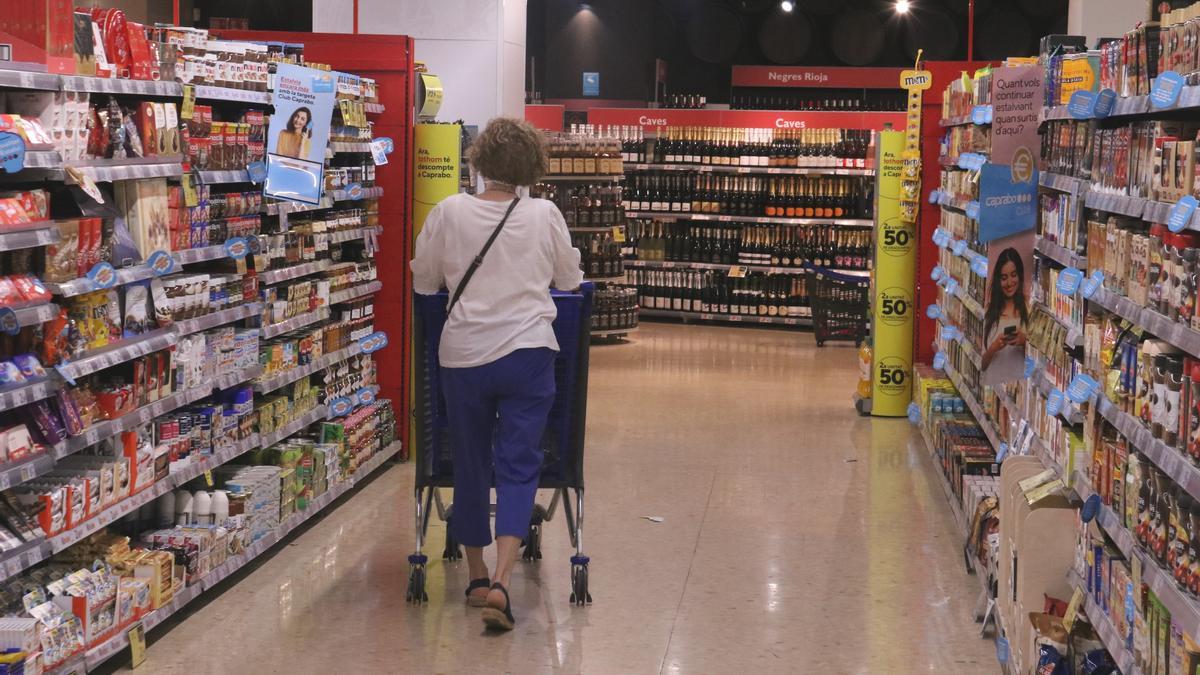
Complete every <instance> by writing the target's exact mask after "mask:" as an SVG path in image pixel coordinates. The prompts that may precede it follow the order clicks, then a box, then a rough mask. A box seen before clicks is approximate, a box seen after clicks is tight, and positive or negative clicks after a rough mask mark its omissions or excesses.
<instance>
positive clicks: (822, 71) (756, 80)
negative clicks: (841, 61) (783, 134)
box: [733, 66, 900, 89]
mask: <svg viewBox="0 0 1200 675" xmlns="http://www.w3.org/2000/svg"><path fill="white" fill-rule="evenodd" d="M899 76H900V69H899V68H851V67H847V66H734V67H733V86H735V87H819V88H823V89H895V88H896V78H898V77H899Z"/></svg>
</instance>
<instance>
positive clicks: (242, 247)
mask: <svg viewBox="0 0 1200 675" xmlns="http://www.w3.org/2000/svg"><path fill="white" fill-rule="evenodd" d="M248 253H250V244H249V243H247V242H246V240H245V239H243V238H242V237H230V238H229V239H228V240H226V241H225V255H226V256H228V257H230V258H233V259H234V260H241V259H244V258H245V257H246V255H247V254H248Z"/></svg>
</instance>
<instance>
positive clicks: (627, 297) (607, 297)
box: [592, 286, 638, 330]
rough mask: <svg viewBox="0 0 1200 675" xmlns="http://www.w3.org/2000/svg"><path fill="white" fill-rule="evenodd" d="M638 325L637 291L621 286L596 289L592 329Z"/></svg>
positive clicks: (613, 328) (593, 300)
mask: <svg viewBox="0 0 1200 675" xmlns="http://www.w3.org/2000/svg"><path fill="white" fill-rule="evenodd" d="M637 325H638V297H637V291H635V290H634V289H632V288H622V287H619V286H604V287H602V288H597V289H596V293H595V295H594V296H593V299H592V330H619V329H621V328H634V327H636V326H637Z"/></svg>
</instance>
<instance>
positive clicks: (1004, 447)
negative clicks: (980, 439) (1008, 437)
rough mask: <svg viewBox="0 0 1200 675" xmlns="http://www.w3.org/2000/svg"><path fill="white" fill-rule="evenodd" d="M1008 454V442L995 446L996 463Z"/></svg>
mask: <svg viewBox="0 0 1200 675" xmlns="http://www.w3.org/2000/svg"><path fill="white" fill-rule="evenodd" d="M1007 456H1008V443H1001V444H1000V447H998V448H996V463H997V464H999V463H1001V462H1003V461H1004V458H1005V457H1007Z"/></svg>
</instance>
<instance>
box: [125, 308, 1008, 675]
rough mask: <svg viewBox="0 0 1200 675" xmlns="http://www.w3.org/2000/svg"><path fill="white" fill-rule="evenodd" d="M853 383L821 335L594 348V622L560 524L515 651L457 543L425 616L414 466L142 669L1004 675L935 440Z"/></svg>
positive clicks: (172, 638)
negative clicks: (928, 447) (862, 402)
mask: <svg viewBox="0 0 1200 675" xmlns="http://www.w3.org/2000/svg"><path fill="white" fill-rule="evenodd" d="M856 364H857V361H856V359H855V352H854V350H853V348H852V347H848V346H844V345H842V346H830V347H826V348H823V349H818V348H816V346H815V344H814V342H813V339H812V335H811V334H809V333H799V334H797V333H794V332H786V331H766V330H756V329H747V328H738V327H709V326H694V325H693V326H683V325H672V324H648V325H644V326H643V328H642V330H641V331H640V332H639V333H637V334H636V336H635V339H633V340H632V341H631V342H630V343H628V344H619V345H607V346H602V347H601V346H598V347H595V348H594V349H593V351H592V367H591V385H590V392H589V409H588V436H587V464H586V466H587V485H588V491H587V513H586V516H587V518H586V523H585V535H586V536H585V541H586V544H587V553H589V554H590V555H591V556H592V567H591V577H592V594H593V596H594V598H595V603H594V604H593V605H592V606H591V607H588V608H576V607H573V606H571V605H569V604H568V602H567V596H568V594H569V592H570V588H569V564H568V558H569V556H570V554H571V548H570V546H569V542H568V539H567V535H566V528H565V525H564V524H563V523H562V518H561V516H560V517H558V518H556V519H555V520H554V522H551V523H549V524H548V525H547V533H546V537H545V558H544V559H543V560H542V561H541V562H540V563H537V564H520V566H519V568H518V571H517V573H516V575H515V577H514V583H513V589H512V592H513V603H514V608H515V611H516V614H517V617H518V626H517V630H516V631H515V632H513V633H512V634H509V635H485V634H484V633H483V631H482V624H481V623H480V621H479V618H478V612H479V610H475V609H469V608H467V607H466V606H465V605H464V604H463V602H462V589H463V588H464V587H465V586H466V584H467V573H466V568H465V564H463V563H455V564H444V563H443V562H442V561H441V560H440V559H438V555H439V553H440V551H441V544H442V542H443V535H444V528H443V527H442V526H441V523H436V522H435V525H434V526H432V528H431V529H432V532H431V536H432V540H433V541H432V542H431V550H430V553H431V557H432V558H433V559H434V560H433V562H432V564H431V566H430V570H429V576H430V588H429V594H430V603H429V605H428V606H426V607H419V608H418V607H409V606H406V605H405V603H404V586H405V582H406V576H407V572H408V569H407V562H406V557H407V555H408V554H409V553H410V552H411V549H412V546H413V525H412V509H413V507H412V497H411V495H412V491H411V486H412V469H411V467H410V466H406V465H402V466H396V467H394V468H391V469H390V470H387V471H386V472H384V473H383V474H382V475H380V476H378V477H377V478H376V479H375V480H374V481H373V482H371V483H370V484H369V485H368V486H367V487H366V488H364V489H363V490H362V491H361V492H359V493H358V494H355V495H353V496H352V497H350V499H349V500H348V501H346V502H344V503H342V504H341V505H340V506H339V507H338V508H337V509H336V510H334V511H333V512H331V513H330V514H329V515H328V516H327V517H324V518H323V519H321V520H320V521H319V522H317V524H316V525H314V526H313V527H311V528H309V529H308V530H307V531H306V532H304V533H303V534H302V535H300V536H299V537H297V538H295V539H294V540H292V541H291V543H290V544H288V545H286V546H284V547H283V548H282V550H280V551H279V552H278V553H277V554H276V555H274V556H273V557H270V558H269V559H268V560H266V561H265V562H264V563H263V564H261V565H258V566H257V567H256V568H254V569H253V570H252V571H250V572H248V573H243V574H242V575H240V577H239V578H238V579H236V581H235V583H233V584H227V585H226V587H225V591H224V592H223V593H222V594H221V595H220V596H219V597H217V598H215V599H214V600H212V601H210V602H208V603H207V604H205V605H203V606H201V607H200V608H199V609H197V610H195V611H192V612H191V613H190V616H187V617H186V618H185V619H183V620H182V621H180V622H178V623H176V624H173V625H172V626H170V627H164V628H160V629H159V630H158V631H156V633H154V634H152V635H151V636H150V637H151V641H152V644H151V645H150V647H149V650H148V660H147V662H146V664H145V665H144V666H142V667H141V668H139V669H138V670H139V672H148V673H156V674H157V673H181V674H182V673H187V674H188V675H194V674H197V673H228V674H242V673H246V674H250V673H254V674H266V673H289V674H307V673H313V674H316V673H329V672H338V673H433V672H436V673H474V672H514V673H540V672H586V673H654V672H672V673H673V672H680V673H730V672H736V671H739V670H743V671H747V672H756V673H758V672H771V673H775V672H778V673H820V674H822V675H824V674H834V673H889V674H895V673H917V672H937V673H956V674H960V675H970V674H973V673H994V672H996V671H997V670H998V667H997V665H996V661H995V657H994V652H993V648H992V646H991V643H990V642H989V641H986V640H982V639H980V638H979V637H978V628H977V625H976V624H975V623H974V622H973V621H972V619H971V611H972V607H973V604H974V601H975V597H976V594H977V592H978V589H979V586H978V582H977V581H976V580H975V579H974V578H971V577H968V576H966V574H965V573H964V571H963V569H962V566H961V564H960V563H959V560H960V556H958V555H957V553H956V552H957V550H958V549H959V547H960V544H959V542H958V537H957V535H956V534H954V532H953V525H952V521H951V517H950V515H949V509H948V507H947V505H946V503H945V497H944V495H943V493H942V490H941V488H940V487H939V486H938V485H937V484H936V483H935V482H934V481H935V480H936V476H934V474H933V469H932V467H931V464H930V462H929V459H928V457H927V455H926V453H925V452H924V450H923V449H922V447H921V442H920V439H919V436H916V435H915V434H914V433H913V432H912V431H911V427H910V426H909V424H908V423H907V421H904V420H875V419H865V418H860V417H858V416H857V415H856V414H855V413H854V410H853V407H852V405H851V403H850V394H851V392H852V391H853V388H854V385H855V380H856V377H857V366H856ZM546 499H547V497H546V496H545V495H543V499H542V501H543V502H544V501H546ZM560 513H561V512H560ZM644 516H657V517H661V518H662V519H663V520H662V522H661V523H656V522H652V521H650V520H648V519H646V518H644ZM122 658H124V657H122Z"/></svg>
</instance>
